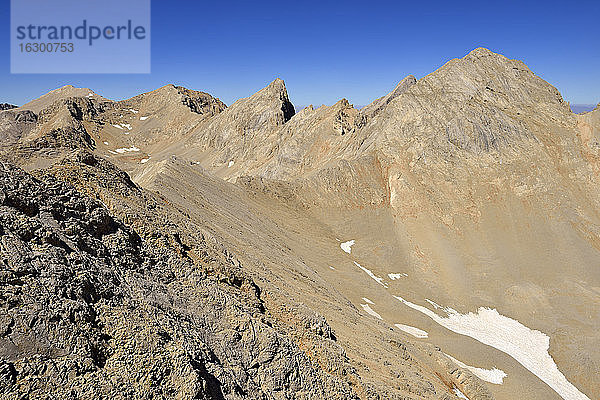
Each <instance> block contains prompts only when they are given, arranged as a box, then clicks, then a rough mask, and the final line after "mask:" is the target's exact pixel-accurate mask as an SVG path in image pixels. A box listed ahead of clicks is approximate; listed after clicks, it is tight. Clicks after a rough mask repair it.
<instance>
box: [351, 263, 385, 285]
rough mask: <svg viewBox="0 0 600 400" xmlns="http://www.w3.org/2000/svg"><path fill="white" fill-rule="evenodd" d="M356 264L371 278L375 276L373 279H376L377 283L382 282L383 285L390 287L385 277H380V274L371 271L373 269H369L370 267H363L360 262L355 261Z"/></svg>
mask: <svg viewBox="0 0 600 400" xmlns="http://www.w3.org/2000/svg"><path fill="white" fill-rule="evenodd" d="M354 264H355V265H356V266H357V267H358V268H360V269H362V270H363V271H364V272H366V273H367V275H369V276H370V277H371V278H373V279H374V280H375V281H376V282H377V283H379V284H380V285H382V286H383V287H386V288H387V287H388V286H387V285H386V284H385V282H383V278H381V277H379V276H377V275H375V274H374V273H373V272H371V270H369V269H367V268H365V267H363V266H362V265H360V264H359V263H357V262H356V261H354Z"/></svg>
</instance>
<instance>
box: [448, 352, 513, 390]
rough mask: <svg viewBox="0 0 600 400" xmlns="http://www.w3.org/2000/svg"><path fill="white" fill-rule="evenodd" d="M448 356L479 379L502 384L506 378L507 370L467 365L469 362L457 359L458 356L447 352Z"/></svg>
mask: <svg viewBox="0 0 600 400" xmlns="http://www.w3.org/2000/svg"><path fill="white" fill-rule="evenodd" d="M444 354H446V353H444ZM446 357H448V358H449V359H451V360H452V361H454V363H455V364H456V365H458V366H459V367H461V368H464V369H468V370H469V371H471V373H472V374H473V375H475V376H476V377H478V378H479V379H481V380H484V381H486V382H489V383H494V384H496V385H501V384H502V381H503V380H504V378H506V372H504V371H502V370H501V369H498V368H494V369H485V368H477V367H472V366H470V365H467V364H465V363H463V362H461V361H459V360H457V359H456V358H454V357H452V356H451V355H450V354H446Z"/></svg>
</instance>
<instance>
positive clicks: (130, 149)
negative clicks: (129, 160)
mask: <svg viewBox="0 0 600 400" xmlns="http://www.w3.org/2000/svg"><path fill="white" fill-rule="evenodd" d="M115 151H116V152H117V153H119V154H123V153H128V152H131V151H140V149H138V148H137V147H135V146H131V147H123V148H120V149H115Z"/></svg>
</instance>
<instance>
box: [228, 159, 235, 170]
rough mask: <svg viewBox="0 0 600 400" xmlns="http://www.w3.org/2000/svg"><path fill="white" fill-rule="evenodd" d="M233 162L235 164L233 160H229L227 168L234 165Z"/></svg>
mask: <svg viewBox="0 0 600 400" xmlns="http://www.w3.org/2000/svg"><path fill="white" fill-rule="evenodd" d="M233 164H235V163H234V162H233V160H231V161H229V164H227V168H231V167H233Z"/></svg>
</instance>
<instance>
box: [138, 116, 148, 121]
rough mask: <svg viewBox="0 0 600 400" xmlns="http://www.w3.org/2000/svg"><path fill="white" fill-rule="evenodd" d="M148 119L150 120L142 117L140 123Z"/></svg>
mask: <svg viewBox="0 0 600 400" xmlns="http://www.w3.org/2000/svg"><path fill="white" fill-rule="evenodd" d="M147 119H148V117H140V121H145V120H147Z"/></svg>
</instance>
